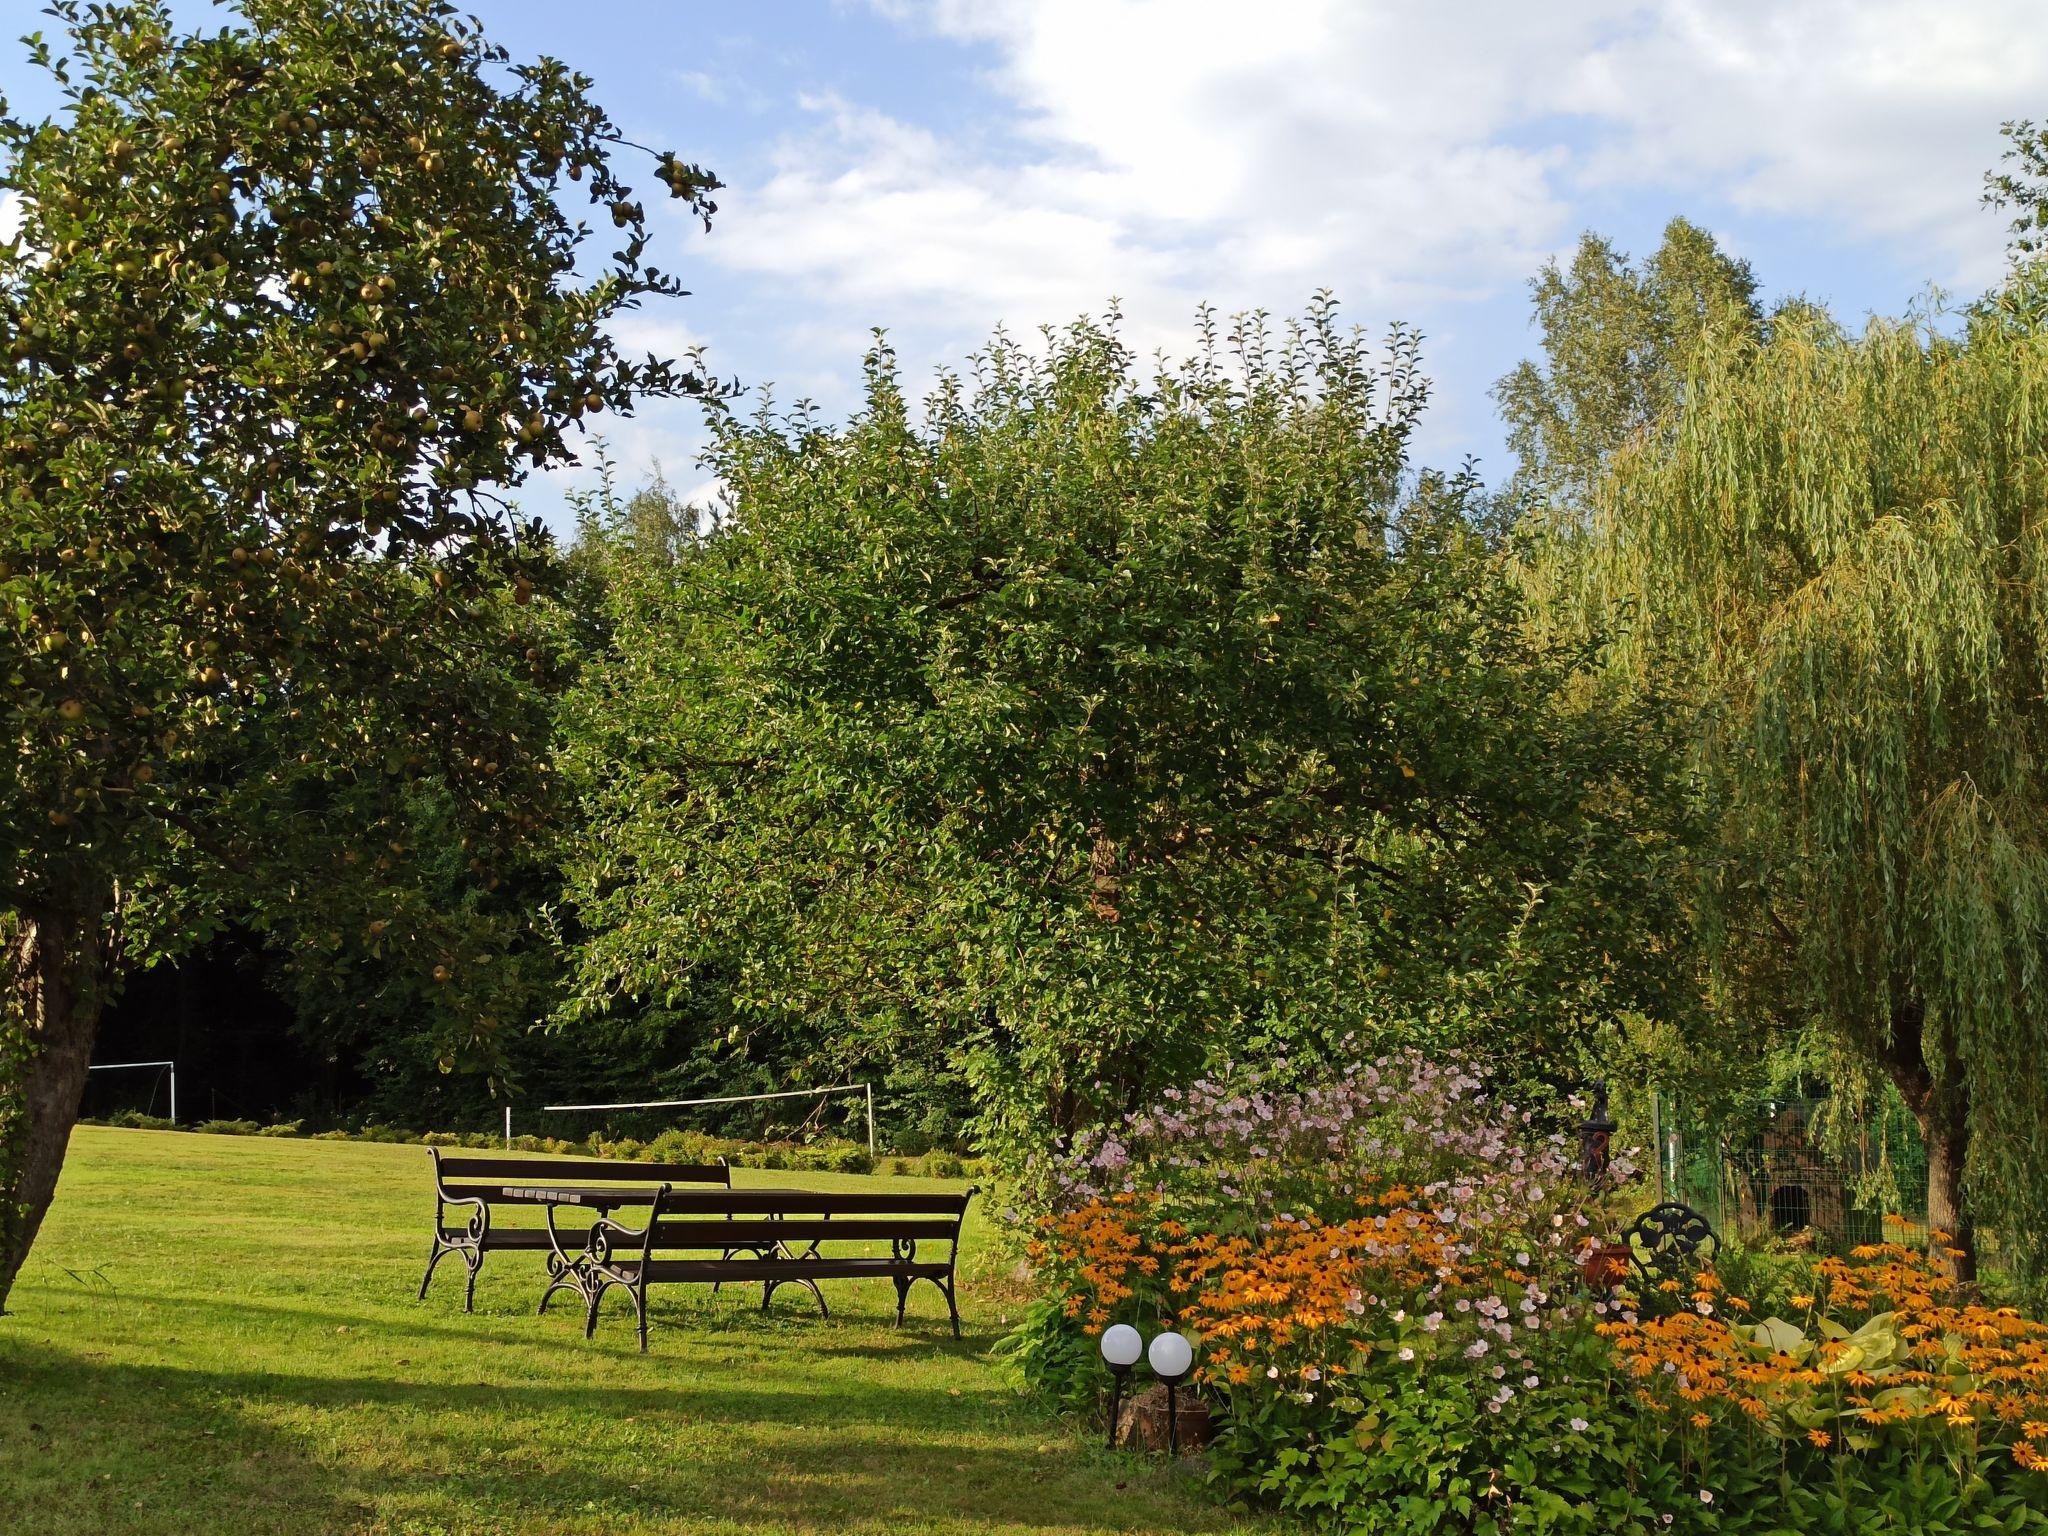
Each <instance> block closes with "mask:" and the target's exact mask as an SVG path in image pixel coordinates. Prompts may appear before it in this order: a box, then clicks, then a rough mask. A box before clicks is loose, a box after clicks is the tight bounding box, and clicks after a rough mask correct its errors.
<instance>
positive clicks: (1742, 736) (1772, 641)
mask: <svg viewBox="0 0 2048 1536" xmlns="http://www.w3.org/2000/svg"><path fill="white" fill-rule="evenodd" d="M2028 312H2029V309H2028V307H2027V306H2024V305H2017V304H2015V305H2006V306H2001V305H2000V304H1998V303H1997V302H1990V303H1987V304H1986V305H1984V306H1982V307H1981V308H1980V309H1979V310H1977V311H1975V312H1973V313H1972V314H1971V315H1970V316H1969V317H1968V319H1967V321H1966V322H1965V323H1964V324H1963V325H1961V327H1960V328H1959V330H1958V332H1957V333H1956V334H1943V333H1942V332H1940V331H1937V330H1936V329H1935V328H1933V327H1932V326H1931V325H1929V324H1927V323H1923V322H1919V321H1913V322H1906V323H1874V324H1872V325H1871V326H1870V327H1869V328H1868V329H1866V330H1865V331H1864V332H1863V333H1862V334H1861V335H1852V334H1849V333H1847V332H1845V331H1843V330H1842V329H1841V328H1839V327H1838V326H1836V325H1835V324H1834V323H1833V322H1831V321H1830V320H1828V319H1827V318H1826V317H1825V316H1822V315H1817V314H1805V315H1799V316H1794V317H1789V318H1788V320H1787V321H1786V323H1783V324H1781V325H1780V326H1778V327H1776V328H1774V331H1773V334H1772V335H1771V336H1770V338H1769V339H1768V340H1759V339H1757V338H1755V337H1754V336H1751V335H1729V336H1724V337H1720V338H1716V339H1713V340H1710V341H1709V343H1708V344H1707V345H1706V346H1705V347H1704V348H1703V349H1702V350H1701V352H1700V353H1699V355H1698V356H1697V358H1696V361H1695V364H1694V369H1695V371H1694V374H1693V377H1692V380H1691V382H1690V384H1689V386H1688V389H1687V402H1688V403H1687V408H1686V410H1685V412H1684V414H1683V418H1682V420H1681V421H1679V422H1678V423H1677V425H1676V430H1675V431H1674V432H1672V433H1669V434H1663V435H1651V434H1646V435H1644V436H1643V437H1641V438H1640V439H1638V440H1636V441H1635V442H1634V443H1632V444H1631V445H1630V446H1628V447H1626V448H1624V449H1623V450H1622V451H1620V452H1619V453H1617V454H1616V455H1615V456H1614V458H1613V460H1612V462H1611V464H1610V467H1609V472H1608V474H1607V476H1606V479H1605V481H1604V483H1603V484H1602V486H1601V487H1600V489H1599V491H1598V494H1597V498H1596V508H1595V512H1594V514H1593V517H1592V520H1591V522H1590V524H1588V523H1586V522H1584V521H1581V520H1578V519H1577V518H1574V519H1573V520H1572V524H1571V526H1570V528H1569V529H1568V530H1564V532H1565V539H1564V542H1566V543H1568V544H1569V547H1570V555H1569V565H1570V567H1571V568H1572V569H1573V570H1574V572H1575V573H1576V576H1577V578H1578V580H1579V581H1580V582H1581V583H1582V584H1583V585H1582V595H1583V596H1584V597H1585V598H1586V599H1588V604H1589V610H1590V612H1592V613H1594V614H1597V615H1599V616H1601V617H1602V618H1604V619H1606V620H1608V621H1610V622H1612V621H1614V620H1616V619H1617V618H1619V617H1621V616H1623V615H1626V617H1627V624H1626V632H1627V635H1628V638H1627V640H1626V641H1625V643H1624V644H1623V646H1622V647H1621V648H1620V649H1619V651H1618V652H1617V660H1618V665H1619V667H1620V670H1621V672H1622V673H1623V675H1624V676H1626V677H1630V678H1634V679H1642V678H1646V677H1650V676H1653V675H1655V676H1661V677H1662V678H1663V679H1664V680H1666V681H1667V682H1668V681H1669V680H1670V679H1671V678H1673V677H1679V678H1682V679H1683V680H1684V686H1685V689H1686V691H1687V692H1688V693H1689V695H1690V697H1692V698H1693V699H1694V700H1695V701H1696V702H1697V706H1698V711H1699V713H1698V718H1697V720H1696V721H1695V722H1693V723H1694V725H1695V726H1696V736H1695V740H1696V744H1697V748H1698V752H1699V769H1700V783H1701V784H1702V786H1703V787H1704V789H1705V791H1706V792H1707V793H1708V794H1710V795H1711V796H1713V799H1714V804H1715V806H1716V810H1717V815H1718V818H1719V825H1720V826H1721V828H1722V829H1723V837H1724V844H1723V847H1722V849H1721V851H1720V856H1719V857H1718V858H1716V859H1714V860H1712V861H1710V863H1709V865H1708V868H1707V870H1706V872H1705V875H1704V878H1703V880H1702V885H1701V889H1700V891H1699V913H1700V918H1701V928H1702V932H1703V934H1704V936H1705V937H1706V939H1707V940H1708V944H1707V950H1708V953H1709V954H1710V955H1712V956H1713V957H1714V960H1715V962H1716V970H1717V974H1718V979H1719V980H1720V981H1721V982H1722V983H1723V984H1724V985H1725V986H1727V987H1728V988H1730V989H1731V990H1730V992H1729V993H1728V994H1726V995H1728V996H1729V998H1730V1001H1731V1002H1732V1003H1733V1004H1734V1005H1735V1006H1738V1007H1739V1006H1741V1005H1742V988H1743V985H1744V983H1745V982H1747V983H1749V984H1752V985H1754V984H1755V983H1756V982H1757V981H1758V980H1759V978H1768V980H1769V985H1770V986H1771V987H1772V988H1774V989H1775V991H1776V996H1775V999H1774V1001H1775V1002H1776V1003H1777V1004H1778V1005H1779V1006H1781V1007H1783V1008H1785V1009H1786V1010H1787V1011H1788V1012H1790V1013H1791V1014H1792V1015H1793V1016H1795V1017H1797V1018H1798V1019H1800V1020H1801V1021H1802V1022H1804V1023H1807V1024H1811V1025H1814V1026H1816V1027H1818V1028H1820V1029H1822V1030H1824V1031H1825V1032H1826V1033H1827V1034H1828V1036H1829V1037H1830V1038H1831V1039H1832V1040H1833V1041H1834V1042H1836V1044H1837V1045H1838V1046H1839V1047H1840V1048H1841V1050H1842V1052H1843V1053H1844V1054H1845V1055H1846V1056H1847V1057H1848V1059H1849V1060H1850V1061H1851V1062H1853V1063H1855V1064H1857V1065H1859V1066H1860V1067H1861V1068H1862V1069H1864V1070H1865V1071H1867V1072H1869V1073H1871V1074H1873V1075H1874V1074H1880V1073H1881V1074H1882V1075H1883V1076H1885V1077H1888V1078H1889V1079H1890V1081H1891V1082H1892V1083H1894V1084H1895V1085H1896V1086H1897V1088H1898V1090H1899V1092H1900V1093H1901V1094H1902V1095H1903V1097H1904V1098H1905V1101H1906V1103H1907V1104H1908V1106H1910V1108H1911V1109H1912V1111H1913V1113H1914V1115H1915V1116H1916V1117H1917V1118H1918V1120H1919V1123H1920V1127H1921V1129H1922V1131H1923V1133H1924V1135H1925V1138H1926V1142H1927V1149H1928V1162H1929V1171H1928V1191H1927V1193H1928V1213H1929V1225H1930V1226H1931V1227H1932V1228H1934V1229H1937V1230H1940V1231H1944V1232H1946V1233H1948V1234H1950V1235H1951V1238H1952V1245H1951V1251H1950V1252H1949V1253H1948V1254H1947V1256H1948V1257H1949V1258H1951V1259H1952V1261H1953V1262H1954V1264H1955V1265H1956V1266H1957V1268H1958V1269H1959V1270H1960V1271H1962V1272H1963V1273H1965V1274H1966V1275H1967V1274H1969V1273H1973V1271H1974V1265H1975V1222H1976V1220H1977V1219H1978V1218H1981V1219H1983V1220H1984V1221H1986V1222H1987V1223H1990V1224H1995V1226H1996V1229H1997V1231H1998V1234H1999V1236H2000V1238H2001V1240H2002V1244H2003V1246H2004V1247H2005V1249H2006V1250H2007V1251H2009V1252H2010V1253H2011V1254H2012V1255H2013V1256H2014V1257H2015V1259H2016V1260H2017V1262H2018V1263H2019V1265H2020V1266H2021V1267H2022V1269H2024V1270H2026V1271H2028V1272H2030V1273H2032V1274H2033V1275H2036V1276H2038V1275H2040V1274H2041V1273H2042V1272H2043V1269H2044V1259H2048V1088H2044V1085H2043V1079H2042V1067H2043V1063H2044V1061H2048V763H2044V758H2048V701H2044V692H2048V335H2044V334H2043V333H2042V332H2041V331H2040V330H2039V329H2038V328H2037V327H2036V326H2034V325H2031V324H2029V323H2026V322H2024V321H2023V320H2022V319H2021V318H2019V317H2020V316H2021V315H2023V314H2025V313H2028ZM1750 1000H1751V1001H1752V1002H1753V1001H1754V1000H1755V999H1754V997H1753V996H1752V998H1751V999H1750Z"/></svg>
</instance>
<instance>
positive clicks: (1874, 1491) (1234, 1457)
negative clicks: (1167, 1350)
mask: <svg viewBox="0 0 2048 1536" xmlns="http://www.w3.org/2000/svg"><path fill="white" fill-rule="evenodd" d="M1574 1151H1575V1145H1574V1143H1573V1141H1572V1140H1571V1139H1570V1138H1568V1137H1567V1136H1565V1135H1564V1134H1562V1133H1560V1132H1558V1131H1555V1130H1549V1131H1546V1130H1545V1129H1544V1128H1543V1127H1542V1125H1541V1123H1540V1122H1539V1121H1538V1120H1537V1119H1536V1118H1535V1117H1533V1116H1531V1115H1528V1114H1526V1113H1523V1112H1520V1111H1517V1110H1515V1109H1514V1108H1512V1107H1510V1106H1508V1105H1505V1104H1501V1103H1498V1102H1496V1101H1494V1100H1492V1099H1490V1098H1489V1097H1488V1096H1487V1095H1486V1093H1485V1092H1484V1090H1483V1085H1482V1083H1481V1082H1480V1080H1479V1078H1478V1076H1477V1074H1476V1073H1474V1072H1472V1071H1470V1070H1469V1069H1467V1068H1466V1067H1465V1066H1463V1065H1462V1064H1460V1063H1456V1062H1453V1063H1449V1064H1433V1063H1431V1062H1428V1061H1425V1060H1423V1059H1421V1058H1419V1057H1412V1056H1411V1057H1402V1058H1397V1059H1393V1060H1389V1061H1383V1062H1379V1063H1375V1064H1373V1065H1371V1066H1366V1067H1361V1068H1360V1069H1358V1070H1357V1071H1356V1072H1354V1073H1352V1074H1350V1075H1348V1076H1346V1077H1344V1078H1342V1079H1340V1080H1336V1081H1332V1082H1324V1083H1321V1084H1316V1085H1311V1086H1309V1087H1306V1088H1291V1087H1290V1088H1288V1089H1285V1090H1279V1089H1276V1088H1274V1087H1273V1086H1272V1085H1271V1084H1270V1083H1262V1082H1261V1081H1260V1080H1258V1079H1256V1078H1252V1077H1246V1078H1243V1079H1236V1080H1219V1081H1215V1082H1204V1083H1201V1084H1197V1085H1196V1086H1195V1087H1194V1088H1193V1089H1191V1090H1189V1091H1188V1092H1187V1093H1185V1094H1181V1095H1170V1096H1169V1097H1168V1098H1167V1099H1166V1100H1165V1101H1163V1102H1162V1103H1160V1104H1158V1105H1155V1106H1153V1107H1151V1108H1150V1109H1148V1110H1146V1111H1144V1112H1142V1113H1139V1114H1137V1115H1134V1116H1132V1117H1130V1118H1129V1119H1128V1120H1127V1121H1126V1122H1124V1123H1123V1124H1122V1125H1120V1126H1117V1127H1115V1128H1113V1130H1112V1131H1109V1132H1105V1133H1102V1134H1100V1135H1098V1136H1095V1137H1091V1138H1088V1139H1086V1140H1084V1141H1083V1142H1081V1143H1080V1144H1078V1145H1077V1146H1076V1147H1075V1148H1074V1149H1073V1150H1072V1152H1071V1153H1070V1155H1069V1156H1068V1157H1067V1158H1065V1159H1063V1160H1062V1161H1061V1162H1060V1163H1059V1164H1058V1165H1057V1166H1053V1167H1047V1168H1044V1169H1041V1170H1039V1184H1040V1187H1042V1188H1044V1189H1046V1190H1048V1191H1049V1192H1050V1196H1049V1205H1050V1209H1049V1210H1048V1211H1047V1212H1046V1213H1045V1214H1044V1215H1043V1216H1042V1217H1041V1218H1040V1219H1039V1222H1038V1225H1037V1228H1036V1231H1035V1234H1034V1236H1033V1239H1032V1242H1031V1245H1030V1252H1031V1256H1032V1258H1033V1261H1034V1263H1035V1264H1036V1265H1037V1266H1038V1270H1039V1273H1040V1276H1041V1278H1042V1279H1043V1281H1044V1282H1045V1284H1046V1294H1045V1297H1044V1299H1043V1301H1041V1303H1040V1304H1039V1305H1038V1306H1037V1307H1036V1308H1035V1309H1034V1311H1033V1312H1032V1313H1031V1314H1030V1316H1029V1317H1028V1318H1027V1320H1026V1321H1025V1323H1024V1325H1023V1327H1022V1328H1021V1329H1020V1331H1019V1333H1018V1334H1017V1336H1016V1338H1015V1340H1014V1342H1013V1348H1014V1350H1015V1353H1016V1356H1017V1358H1018V1360H1019V1362H1020V1364H1021V1366H1022V1368H1023V1371H1024V1374H1025V1376H1026V1378H1027V1379H1028V1380H1029V1381H1030V1382H1032V1383H1033V1384H1034V1385H1036V1386H1037V1387H1039V1388H1040V1389H1041V1390H1043V1391H1046V1392H1048V1393H1050V1394H1052V1395H1054V1396H1056V1397H1058V1398H1060V1399H1061V1400H1063V1401H1065V1402H1066V1403H1067V1404H1068V1405H1069V1406H1072V1407H1074V1408H1077V1409H1085V1408H1088V1407H1091V1406H1092V1405H1093V1403H1094V1402H1095V1399H1096V1395H1097V1393H1098V1391H1099V1389H1100V1387H1101V1385H1102V1383H1103V1381H1104V1376H1103V1373H1102V1369H1101V1366H1100V1363H1099V1361H1098V1360H1097V1359H1096V1353H1095V1341H1096V1339H1097V1337H1098V1336H1099V1335H1100V1333H1101V1330H1102V1329H1103V1328H1104V1327H1106V1326H1107V1325H1108V1324H1109V1323H1111V1322H1113V1321H1121V1322H1131V1323H1135V1324H1137V1325H1139V1326H1140V1328H1141V1329H1145V1330H1147V1331H1149V1330H1151V1329H1155V1328H1158V1327H1161V1326H1168V1325H1170V1326H1175V1327H1179V1328H1181V1329H1183V1330H1184V1331H1187V1332H1189V1333H1191V1334H1192V1335H1194V1336H1195V1337H1196V1339H1197V1340H1198V1344H1199V1354H1198V1360H1199V1364H1198V1368H1197V1371H1196V1375H1195V1381H1196V1383H1197V1389H1198V1390H1200V1391H1201V1392H1203V1393H1204V1394H1205V1395H1206V1397H1207V1398H1208V1400H1209V1402H1210V1404H1211V1407H1212V1409H1213V1411H1214V1413H1215V1417H1216V1422H1217V1425H1218V1430H1217V1438H1216V1441H1215V1443H1214V1445H1213V1446H1212V1448H1211V1475H1212V1477H1213V1478H1214V1479H1215V1480H1216V1481H1217V1483H1218V1484H1219V1485H1220V1486H1221V1488H1222V1489H1223V1490H1224V1491H1225V1492H1226V1493H1227V1494H1228V1495H1229V1496H1231V1497H1233V1498H1236V1499H1239V1500H1243V1501H1247V1502H1255V1503H1262V1504H1268V1505H1275V1506H1278V1507H1280V1508H1282V1509H1285V1510H1288V1511H1291V1512H1293V1513H1295V1514H1297V1515H1300V1516H1303V1517H1306V1518H1307V1519H1308V1520H1309V1521H1310V1522H1311V1523H1314V1524H1317V1525H1320V1526H1324V1527H1327V1528H1334V1529H1344V1530H1353V1531H1363V1532H1477V1531H1568V1530H1600V1531H1672V1530H1676V1531H1711V1530H1722V1531H1745V1532H1747V1531H1756V1532H1765V1531H1791V1530H1798V1531H1801V1532H1805V1531H1809V1530H1814V1531H1857V1532H1861V1531H1864V1530H1872V1531H1878V1530H1898V1531H1909V1530H1910V1531H1924V1532H1941V1531H1948V1530H1957V1531H1960V1530H1978V1529H1998V1530H2010V1531H2023V1530H2048V1474H2044V1472H2043V1470H2042V1462H2041V1453H2042V1451H2043V1450H2044V1449H2048V1446H2044V1445H2043V1444H2042V1443H2041V1442H2040V1439H2039V1436H2038V1435H2037V1433H2036V1432H2037V1431H2039V1430H2040V1429H2041V1424H2040V1423H2039V1420H2040V1419H2042V1418H2048V1410H2044V1409H2043V1406H2042V1404H2043V1401H2044V1394H2048V1327H2044V1326H2043V1325H2042V1324H2040V1323H2037V1322H2034V1321H2032V1320H2030V1319H2027V1318H2024V1317H2021V1316H2020V1315H2019V1314H2018V1313H2016V1312H2013V1311H2011V1310H2010V1309H2002V1310H2001V1309H1991V1308H1986V1307H1982V1306H1975V1305H1971V1304H1969V1303H1968V1302H1967V1301H1966V1300H1965V1299H1963V1298H1960V1297H1958V1296H1955V1295H1952V1294H1950V1292H1949V1291H1948V1290H1947V1289H1946V1288H1945V1287H1944V1285H1943V1283H1942V1281H1941V1277H1940V1276H1939V1274H1937V1273H1936V1272H1935V1271H1934V1270H1933V1269H1932V1267H1931V1266H1929V1265H1928V1264H1927V1263H1926V1262H1925V1261H1924V1260H1918V1259H1915V1258H1914V1256H1912V1255H1910V1254H1908V1253H1906V1251H1905V1250H1903V1249H1898V1248H1894V1247H1888V1246H1887V1247H1880V1248H1875V1249H1871V1250H1868V1251H1863V1250H1859V1254H1858V1256H1856V1257H1852V1258H1848V1259H1826V1260H1821V1261H1819V1262H1818V1263H1809V1262H1807V1261H1798V1263H1796V1264H1795V1263H1791V1262H1788V1263H1787V1264H1786V1265H1781V1266H1780V1267H1779V1268H1780V1271H1781V1272H1780V1273H1779V1274H1778V1276H1777V1279H1778V1281H1779V1282H1780V1283H1784V1284H1788V1285H1791V1286H1795V1287H1796V1286H1799V1285H1804V1286H1805V1289H1795V1290H1791V1291H1788V1293H1787V1294H1788V1295H1790V1296H1796V1297H1798V1298H1799V1299H1800V1300H1801V1301H1803V1303H1804V1308H1805V1310H1804V1311H1800V1312H1798V1316H1797V1318H1796V1319H1792V1320H1787V1319H1779V1318H1768V1317H1764V1316H1761V1315H1759V1314H1758V1313H1756V1312H1753V1311H1752V1310H1751V1307H1750V1302H1751V1298H1746V1297H1743V1296H1741V1295H1739V1294H1736V1295H1731V1294H1730V1293H1729V1288H1728V1286H1727V1284H1726V1283H1725V1282H1724V1279H1723V1278H1722V1277H1720V1276H1718V1275H1716V1274H1715V1273H1713V1272H1712V1271H1707V1272H1703V1273H1701V1274H1699V1275H1698V1276H1696V1277H1692V1278H1691V1279H1690V1280H1689V1281H1688V1282H1687V1283H1686V1284H1684V1285H1679V1286H1677V1288H1676V1289H1675V1290H1672V1291H1664V1290H1657V1291H1653V1292H1651V1293H1650V1294H1647V1295H1645V1296H1643V1297H1640V1298H1633V1297H1628V1296H1623V1295H1618V1294H1617V1295H1611V1296H1610V1295H1609V1294H1608V1293H1606V1292H1592V1291H1589V1290H1588V1289H1587V1287H1586V1286H1585V1284H1584V1282H1583V1278H1582V1274H1581V1263H1582V1257H1583V1255H1584V1253H1585V1251H1586V1250H1587V1249H1588V1248H1589V1247H1590V1246H1591V1245H1593V1244H1594V1243H1595V1242H1596V1241H1597V1240H1599V1239H1601V1238H1603V1237H1605V1236H1606V1235H1607V1233H1608V1232H1609V1230H1610V1228H1611V1221H1610V1220H1609V1217H1610V1216H1611V1214H1612V1213H1611V1212H1609V1211H1606V1210H1603V1209H1602V1208H1601V1206H1600V1203H1599V1202H1598V1201H1597V1200H1596V1199H1595V1198H1594V1196H1593V1194H1592V1192H1591V1191H1590V1190H1588V1189H1587V1187H1586V1186H1585V1185H1584V1183H1583V1182H1582V1181H1581V1180H1579V1179H1578V1178H1576V1177H1575V1175H1574V1171H1573V1167H1572V1162H1573V1153H1574ZM1620 1172H1621V1173H1622V1174H1623V1175H1624V1176H1626V1174H1627V1169H1626V1167H1623V1168H1622V1169H1621V1170H1620ZM1801 1264H1803V1265H1804V1266H1805V1267H1804V1268H1801V1267H1799V1266H1800V1265H1801ZM1794 1310H1795V1311H1796V1310H1797V1309H1794ZM1986 1522H1995V1524H1990V1523H1986Z"/></svg>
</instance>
